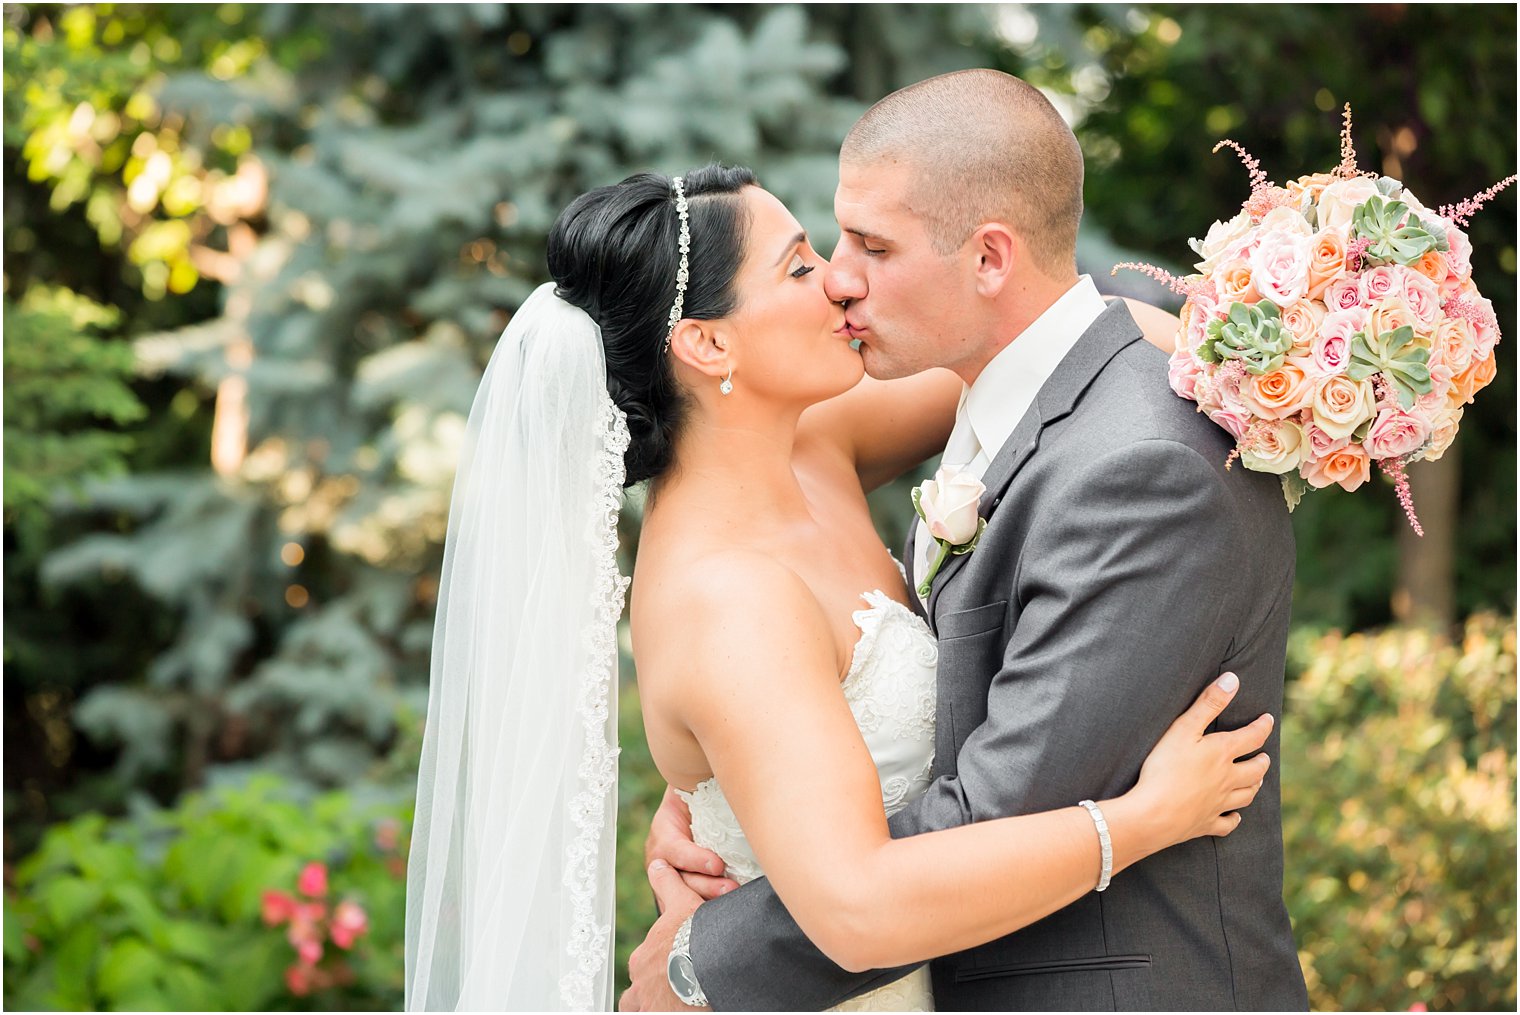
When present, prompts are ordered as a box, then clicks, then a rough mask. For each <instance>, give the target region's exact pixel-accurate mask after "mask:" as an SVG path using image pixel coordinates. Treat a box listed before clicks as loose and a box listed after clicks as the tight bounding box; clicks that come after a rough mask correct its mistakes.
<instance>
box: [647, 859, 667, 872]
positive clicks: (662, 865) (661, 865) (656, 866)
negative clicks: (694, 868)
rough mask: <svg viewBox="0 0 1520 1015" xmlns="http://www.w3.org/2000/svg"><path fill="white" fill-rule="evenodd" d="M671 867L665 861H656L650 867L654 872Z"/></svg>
mask: <svg viewBox="0 0 1520 1015" xmlns="http://www.w3.org/2000/svg"><path fill="white" fill-rule="evenodd" d="M669 866H670V864H668V863H666V862H665V861H664V860H656V861H654V862H653V863H651V864H650V865H649V869H650V870H652V871H662V870H664V869H665V868H666V867H669Z"/></svg>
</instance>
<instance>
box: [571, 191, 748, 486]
mask: <svg viewBox="0 0 1520 1015" xmlns="http://www.w3.org/2000/svg"><path fill="white" fill-rule="evenodd" d="M682 183H683V185H684V189H685V191H686V198H687V205H688V210H687V215H688V228H689V229H690V231H691V250H690V252H689V253H688V264H689V271H690V280H689V281H688V282H687V286H686V302H685V306H684V307H683V309H682V311H681V316H682V317H689V318H697V319H700V320H712V319H714V318H719V317H725V316H727V315H728V314H730V313H732V312H733V310H734V307H735V306H736V305H737V302H738V296H737V293H736V292H735V289H734V278H735V276H736V275H738V273H739V266H740V264H741V263H742V262H743V260H744V243H745V236H746V233H747V232H748V225H749V216H748V214H747V213H746V210H745V207H744V202H743V200H742V199H741V198H740V196H739V192H740V191H741V190H742V189H743V188H744V187H746V186H752V185H754V183H755V174H754V173H753V172H751V171H750V170H748V169H745V168H743V167H740V166H734V167H728V166H720V165H717V164H711V165H707V166H704V167H703V168H701V169H697V170H694V171H692V172H691V173H688V174H687V175H685V176H683V177H682ZM679 244H680V218H679V216H678V215H677V214H676V198H675V190H674V188H673V187H672V186H671V182H670V177H668V176H661V175H660V174H658V173H638V174H635V175H633V176H630V177H628V178H627V179H626V180H624V181H623V182H621V183H617V184H613V185H612V186H608V187H598V188H597V189H595V190H592V191H587V192H586V193H584V194H582V195H581V196H580V197H578V198H576V199H575V200H574V201H572V202H571V203H570V206H569V207H568V208H566V209H565V210H564V211H563V212H561V213H560V216H559V218H557V219H556V220H555V221H554V227H553V228H552V229H551V230H550V231H549V243H548V261H549V275H550V277H551V278H553V279H554V284H555V287H556V291H557V292H558V294H559V296H560V298H562V299H564V300H565V301H567V302H569V303H572V304H574V305H575V306H577V307H580V308H581V309H582V310H584V311H585V312H586V313H587V314H589V315H590V316H591V319H592V320H593V321H595V322H596V323H597V325H598V327H600V328H601V331H602V346H603V348H604V349H605V350H606V356H607V390H608V392H610V393H611V395H612V400H613V401H614V402H616V403H617V405H618V407H619V408H621V409H622V410H623V412H625V413H627V415H628V429H629V433H630V436H631V438H632V440H631V442H630V443H629V446H628V453H627V456H626V458H625V461H626V464H627V477H626V479H625V485H628V486H631V485H633V484H634V483H637V482H639V481H640V480H643V479H651V478H653V477H656V476H659V475H660V474H661V473H662V472H664V471H665V470H666V469H668V468H669V467H670V463H671V458H672V456H673V455H674V452H675V439H676V435H677V434H678V433H679V432H680V428H681V423H682V421H683V419H684V418H685V415H686V409H687V404H686V399H685V398H684V397H683V396H682V393H681V389H680V387H679V386H678V385H677V384H676V376H675V369H674V360H673V359H672V357H671V356H670V354H669V353H667V352H665V351H664V346H665V336H666V334H667V332H668V320H669V316H670V308H671V305H672V304H674V303H675V298H676V272H677V270H678V269H679V266H680V261H681V252H680V247H679Z"/></svg>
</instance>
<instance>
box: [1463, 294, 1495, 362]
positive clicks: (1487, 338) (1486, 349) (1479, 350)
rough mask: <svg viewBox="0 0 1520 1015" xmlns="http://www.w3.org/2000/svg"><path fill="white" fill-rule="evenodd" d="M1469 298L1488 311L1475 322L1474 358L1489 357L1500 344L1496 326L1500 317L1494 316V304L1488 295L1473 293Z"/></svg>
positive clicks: (1481, 308) (1481, 309) (1480, 308)
mask: <svg viewBox="0 0 1520 1015" xmlns="http://www.w3.org/2000/svg"><path fill="white" fill-rule="evenodd" d="M1469 298H1470V299H1471V300H1472V302H1473V303H1474V304H1476V306H1477V308H1478V309H1479V310H1480V311H1484V310H1486V311H1487V313H1480V314H1479V315H1478V317H1477V319H1476V321H1474V323H1473V359H1479V360H1484V359H1488V357H1489V356H1491V355H1492V354H1493V351H1494V346H1496V345H1498V344H1499V329H1498V328H1497V327H1496V326H1495V325H1496V324H1497V323H1498V320H1499V318H1498V317H1496V316H1494V305H1493V303H1492V302H1490V301H1489V299H1488V297H1486V296H1479V295H1478V294H1477V293H1472V294H1471V295H1470V297H1469Z"/></svg>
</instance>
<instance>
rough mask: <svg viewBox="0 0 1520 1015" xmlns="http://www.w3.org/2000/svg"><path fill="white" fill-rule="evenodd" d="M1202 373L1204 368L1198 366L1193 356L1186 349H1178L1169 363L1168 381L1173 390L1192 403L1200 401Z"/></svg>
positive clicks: (1167, 370)
mask: <svg viewBox="0 0 1520 1015" xmlns="http://www.w3.org/2000/svg"><path fill="white" fill-rule="evenodd" d="M1202 372H1203V368H1202V367H1200V366H1199V365H1198V361H1197V360H1196V359H1194V358H1193V354H1192V353H1190V352H1188V351H1187V350H1186V349H1178V350H1177V351H1176V352H1174V353H1172V358H1171V359H1170V360H1168V361H1167V369H1166V379H1167V381H1168V382H1169V383H1170V384H1171V386H1172V390H1173V391H1175V392H1176V393H1177V394H1178V395H1180V396H1181V397H1183V398H1186V399H1189V400H1191V401H1195V402H1196V401H1197V400H1198V396H1197V390H1198V375H1199V374H1201V373H1202Z"/></svg>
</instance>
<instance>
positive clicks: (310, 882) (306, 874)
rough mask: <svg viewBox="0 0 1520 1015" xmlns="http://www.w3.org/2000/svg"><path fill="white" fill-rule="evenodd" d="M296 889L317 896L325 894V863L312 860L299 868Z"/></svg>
mask: <svg viewBox="0 0 1520 1015" xmlns="http://www.w3.org/2000/svg"><path fill="white" fill-rule="evenodd" d="M296 890H297V891H299V892H300V893H301V894H302V895H306V896H309V897H311V898H314V899H315V898H318V897H320V896H323V895H326V894H327V865H326V864H324V863H319V862H317V861H315V860H313V861H312V862H311V863H309V864H307V865H306V866H305V867H303V868H301V877H300V878H299V879H298V880H297V881H296Z"/></svg>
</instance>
